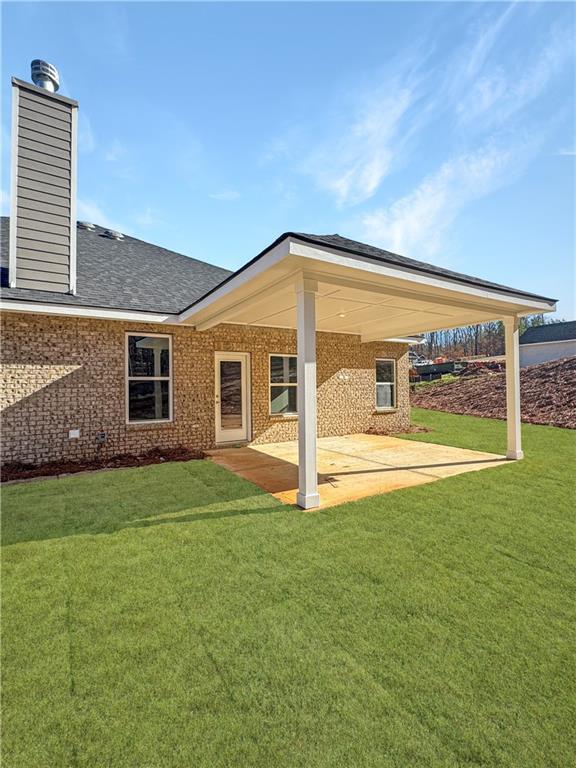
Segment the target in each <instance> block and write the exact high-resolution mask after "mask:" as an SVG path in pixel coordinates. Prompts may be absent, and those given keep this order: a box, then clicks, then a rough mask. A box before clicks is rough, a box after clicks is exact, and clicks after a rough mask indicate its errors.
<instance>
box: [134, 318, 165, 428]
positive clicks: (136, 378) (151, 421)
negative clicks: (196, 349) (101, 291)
mask: <svg viewBox="0 0 576 768" xmlns="http://www.w3.org/2000/svg"><path fill="white" fill-rule="evenodd" d="M130 336H147V337H151V338H156V339H168V376H130V350H129V345H128V340H129V339H130ZM124 358H125V363H124V372H125V376H124V378H125V380H126V382H125V390H124V391H125V399H126V409H125V415H126V424H127V425H128V426H138V425H143V424H170V423H171V422H172V421H174V402H173V376H172V371H173V363H172V336H171V334H169V333H148V331H126V333H125V344H124ZM131 381H140V382H142V381H167V382H168V409H169V418H167V419H144V420H141V421H133V420H131V419H130V382H131Z"/></svg>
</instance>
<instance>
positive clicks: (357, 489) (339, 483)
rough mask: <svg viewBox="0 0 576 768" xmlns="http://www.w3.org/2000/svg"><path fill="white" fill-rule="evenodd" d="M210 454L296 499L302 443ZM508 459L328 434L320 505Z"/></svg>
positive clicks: (322, 450)
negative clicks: (299, 453) (299, 455)
mask: <svg viewBox="0 0 576 768" xmlns="http://www.w3.org/2000/svg"><path fill="white" fill-rule="evenodd" d="M208 455H209V457H210V458H211V459H212V461H214V462H216V463H217V464H220V465H221V466H223V467H226V469H229V470H231V471H232V472H234V473H235V474H237V475H240V476H241V477H244V478H245V479H246V480H249V481H250V482H252V483H254V484H255V485H258V486H259V487H260V488H262V489H263V490H265V491H268V493H271V494H272V495H273V496H275V497H276V498H277V499H279V500H280V501H282V502H284V503H285V504H295V503H296V493H297V489H298V443H297V442H295V441H294V442H289V443H268V444H267V445H252V446H248V447H243V448H219V449H216V450H213V451H209V452H208ZM507 461H508V460H507V459H506V458H505V457H504V456H499V455H497V454H494V453H483V452H481V451H471V450H468V449H465V448H454V447H451V446H447V445H436V444H435V443H422V442H417V441H412V440H402V439H401V438H397V437H387V436H382V435H364V434H358V435H346V436H345V437H322V438H319V440H318V456H317V463H318V486H319V492H320V500H321V504H320V506H321V507H328V506H332V505H334V504H343V503H344V502H346V501H353V500H355V499H361V498H363V497H365V496H373V495H374V494H378V493H388V492H389V491H395V490H398V489H399V488H409V487H412V486H415V485H422V484H423V483H430V482H433V481H434V480H439V479H441V478H443V477H452V476H453V475H459V474H462V473H464V472H474V471H477V470H480V469H487V468H489V467H496V466H499V465H501V464H505V463H506V462H507Z"/></svg>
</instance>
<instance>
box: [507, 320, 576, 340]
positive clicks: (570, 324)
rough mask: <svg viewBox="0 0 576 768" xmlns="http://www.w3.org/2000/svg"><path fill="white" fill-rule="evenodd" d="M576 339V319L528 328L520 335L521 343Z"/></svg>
mask: <svg viewBox="0 0 576 768" xmlns="http://www.w3.org/2000/svg"><path fill="white" fill-rule="evenodd" d="M572 339H574V340H576V320H569V321H567V322H565V323H548V324H547V325H535V326H534V327H533V328H527V329H526V330H525V331H524V333H523V334H522V336H520V344H539V343H542V342H546V341H571V340H572Z"/></svg>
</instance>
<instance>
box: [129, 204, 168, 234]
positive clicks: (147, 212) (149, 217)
mask: <svg viewBox="0 0 576 768" xmlns="http://www.w3.org/2000/svg"><path fill="white" fill-rule="evenodd" d="M134 218H135V221H136V223H137V224H139V225H140V226H141V227H143V228H144V229H149V228H150V227H155V226H158V225H159V224H162V223H163V222H162V219H161V218H160V217H159V216H158V213H157V212H156V210H155V209H154V208H153V207H152V206H151V205H148V206H146V208H145V209H144V210H143V211H142V213H139V214H138V215H137V216H135V217H134Z"/></svg>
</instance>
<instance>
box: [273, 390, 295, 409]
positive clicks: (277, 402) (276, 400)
mask: <svg viewBox="0 0 576 768" xmlns="http://www.w3.org/2000/svg"><path fill="white" fill-rule="evenodd" d="M270 412H271V413H296V387H271V388H270Z"/></svg>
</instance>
